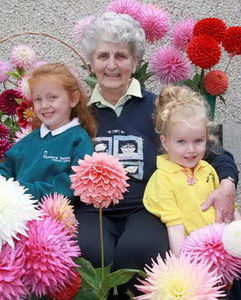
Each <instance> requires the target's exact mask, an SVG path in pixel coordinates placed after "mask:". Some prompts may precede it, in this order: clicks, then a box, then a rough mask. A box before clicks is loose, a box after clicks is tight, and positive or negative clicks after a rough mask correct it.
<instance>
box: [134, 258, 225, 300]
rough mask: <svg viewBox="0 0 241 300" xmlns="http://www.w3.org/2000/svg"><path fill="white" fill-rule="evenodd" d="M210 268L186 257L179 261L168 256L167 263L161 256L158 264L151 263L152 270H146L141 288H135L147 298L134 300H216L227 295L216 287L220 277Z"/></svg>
mask: <svg viewBox="0 0 241 300" xmlns="http://www.w3.org/2000/svg"><path fill="white" fill-rule="evenodd" d="M209 268H210V265H209V264H208V265H207V264H205V263H204V262H202V261H200V262H199V263H197V262H196V261H191V260H190V258H189V257H188V256H186V255H185V254H184V253H182V254H181V255H180V257H179V258H177V257H176V256H175V255H173V254H172V253H170V254H167V256H166V259H165V260H164V261H163V260H162V258H161V256H160V255H158V257H157V262H155V261H154V260H152V266H151V267H149V266H147V267H146V268H145V272H146V274H147V278H146V279H145V280H140V282H141V283H142V285H136V287H137V288H138V290H140V291H141V292H143V293H144V295H141V296H138V297H135V299H138V300H157V299H172V300H175V299H176V300H187V299H188V300H196V299H208V300H215V299H217V298H219V297H221V296H224V294H223V292H222V291H221V290H220V287H218V286H217V284H218V283H219V282H220V276H218V275H217V274H216V272H215V270H213V271H210V269H209Z"/></svg>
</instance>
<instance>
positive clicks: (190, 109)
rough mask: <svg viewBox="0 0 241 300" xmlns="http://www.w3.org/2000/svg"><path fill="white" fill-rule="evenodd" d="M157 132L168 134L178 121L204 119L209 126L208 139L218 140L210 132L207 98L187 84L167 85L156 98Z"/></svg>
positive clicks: (211, 140)
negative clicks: (169, 127)
mask: <svg viewBox="0 0 241 300" xmlns="http://www.w3.org/2000/svg"><path fill="white" fill-rule="evenodd" d="M155 104H156V124H155V125H156V132H157V133H158V134H162V135H167V134H168V126H169V125H170V124H175V123H176V122H178V121H184V122H186V123H188V121H190V120H197V121H203V122H204V124H205V125H206V128H207V141H209V142H216V138H215V137H214V136H213V135H212V134H211V133H210V130H211V128H212V127H213V123H212V122H210V120H209V118H208V115H209V106H208V104H207V103H206V101H205V99H204V98H203V97H202V96H201V95H200V94H199V93H196V92H194V91H193V90H191V89H190V88H188V87H186V86H174V85H173V86H167V87H165V88H163V89H162V90H161V92H160V95H159V97H158V98H157V99H156V103H155Z"/></svg>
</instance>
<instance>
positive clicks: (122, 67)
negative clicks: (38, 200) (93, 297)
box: [76, 12, 237, 300]
mask: <svg viewBox="0 0 241 300" xmlns="http://www.w3.org/2000/svg"><path fill="white" fill-rule="evenodd" d="M81 46H82V49H83V51H84V54H85V56H86V57H87V58H88V60H89V62H90V65H91V70H92V71H93V72H94V73H95V74H96V77H97V81H98V84H97V85H96V87H95V89H94V91H93V93H92V96H91V98H90V101H89V104H90V105H91V106H92V108H93V112H94V115H95V117H96V119H97V124H98V133H97V137H96V139H95V151H106V152H108V153H109V154H112V155H114V156H116V157H118V158H119V159H120V160H121V162H122V163H123V165H124V166H125V168H126V170H127V171H128V176H129V177H130V180H129V184H130V187H129V191H128V192H127V193H125V195H124V200H121V201H120V203H119V204H118V205H116V206H111V207H109V208H108V209H104V211H103V224H104V243H105V262H106V264H110V263H113V269H114V270H116V269H120V268H135V269H143V267H144V265H145V264H150V263H151V258H155V257H156V256H157V254H158V253H160V254H161V255H162V257H164V256H165V253H166V251H167V250H168V248H169V246H168V238H167V233H166V228H165V226H164V224H163V223H161V221H160V220H159V219H158V218H156V217H155V216H153V215H152V214H150V213H149V212H148V211H147V210H146V209H145V208H144V206H143V204H142V198H143V193H144V190H145V187H146V184H147V182H148V180H149V178H150V176H151V174H152V173H153V172H154V170H155V169H156V156H157V152H158V150H159V148H160V144H159V139H158V136H157V134H156V133H155V129H154V121H153V113H154V107H155V105H154V102H155V99H156V95H155V94H153V93H150V92H147V91H146V90H143V89H141V87H140V84H139V82H138V81H137V80H136V79H134V78H132V74H133V73H134V72H135V70H136V66H137V64H138V62H139V61H140V60H141V59H142V57H143V55H144V52H145V34H144V31H143V29H142V28H141V26H140V24H139V23H138V22H137V21H135V20H134V19H132V18H131V17H130V16H128V15H124V14H122V15H121V14H115V13H112V12H108V13H105V14H104V15H102V16H100V17H98V18H96V19H95V20H94V21H93V22H92V23H91V24H90V25H89V26H88V27H87V28H86V29H85V31H84V34H83V38H82V43H81ZM208 161H209V162H210V163H211V164H212V165H213V166H214V168H215V169H216V170H217V173H218V174H219V177H220V180H222V181H221V185H220V190H219V191H216V192H215V193H216V194H214V195H213V196H212V197H211V198H210V201H214V202H215V206H216V209H217V211H218V212H219V214H223V213H224V212H223V210H224V209H223V207H224V205H226V207H225V208H227V207H230V209H229V211H228V212H226V214H224V216H222V218H232V217H230V216H229V214H232V213H233V207H232V206H234V204H233V202H234V200H233V199H232V198H234V193H235V184H234V183H232V182H231V181H232V180H230V178H232V179H233V181H234V182H237V168H236V166H235V164H234V161H233V158H232V155H231V154H229V153H228V152H225V151H224V152H223V153H222V154H213V153H210V154H209V157H208ZM228 177H230V178H228ZM224 178H228V179H224ZM222 194H223V195H224V194H225V195H226V194H228V195H229V198H227V199H226V202H225V204H224V197H222ZM218 196H219V198H220V199H219V203H221V204H220V206H218V205H217V201H215V200H216V199H217V197H218ZM221 198H222V199H221ZM228 202H230V205H229V206H228V204H227V203H228ZM80 206H81V207H80V209H78V210H77V211H76V214H77V217H78V219H79V223H80V225H79V243H80V246H81V249H82V254H83V256H84V257H85V258H87V259H89V260H90V261H91V262H92V263H93V264H94V266H95V267H99V266H100V250H99V245H100V243H99V219H98V211H97V210H96V209H94V207H90V206H85V205H83V204H80ZM133 281H134V279H133ZM126 288H130V289H131V290H132V292H133V293H134V294H135V295H137V294H138V293H137V291H136V290H135V288H134V283H133V282H132V281H130V282H129V284H128V285H125V286H123V287H120V289H119V298H118V299H122V300H123V299H126V298H125V297H126V296H125V294H124V292H125V289H126ZM127 299H128V297H127Z"/></svg>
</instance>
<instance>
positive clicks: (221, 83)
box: [204, 70, 228, 96]
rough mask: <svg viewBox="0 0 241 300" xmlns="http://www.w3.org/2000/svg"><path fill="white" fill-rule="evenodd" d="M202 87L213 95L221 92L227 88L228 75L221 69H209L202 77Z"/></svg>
mask: <svg viewBox="0 0 241 300" xmlns="http://www.w3.org/2000/svg"><path fill="white" fill-rule="evenodd" d="M204 87H205V89H206V91H207V92H208V93H209V94H211V95H213V96H216V95H220V94H223V93H225V92H226V90H227V88H228V75H227V74H226V73H225V72H223V71H221V70H213V71H210V72H209V73H207V74H206V75H205V77H204Z"/></svg>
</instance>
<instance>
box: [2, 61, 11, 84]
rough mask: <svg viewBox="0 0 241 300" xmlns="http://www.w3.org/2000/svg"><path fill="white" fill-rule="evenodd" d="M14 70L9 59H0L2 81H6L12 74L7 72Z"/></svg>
mask: <svg viewBox="0 0 241 300" xmlns="http://www.w3.org/2000/svg"><path fill="white" fill-rule="evenodd" d="M10 71H12V68H11V66H10V64H9V63H8V62H7V61H0V82H5V81H6V80H7V79H8V78H9V76H10V75H8V74H6V72H10Z"/></svg>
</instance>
